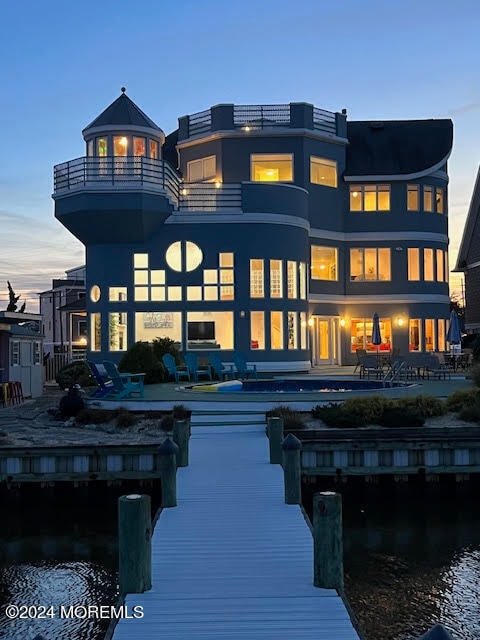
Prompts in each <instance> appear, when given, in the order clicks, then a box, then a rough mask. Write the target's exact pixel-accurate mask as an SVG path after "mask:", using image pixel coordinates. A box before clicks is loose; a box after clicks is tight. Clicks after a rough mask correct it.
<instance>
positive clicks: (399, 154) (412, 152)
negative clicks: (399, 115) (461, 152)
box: [345, 120, 453, 176]
mask: <svg viewBox="0 0 480 640" xmlns="http://www.w3.org/2000/svg"><path fill="white" fill-rule="evenodd" d="M347 137H348V141H349V143H350V144H349V145H348V146H347V167H346V170H345V175H351V176H366V175H396V174H409V173H417V172H419V171H423V170H425V169H429V168H430V167H433V166H434V165H436V164H438V163H439V162H440V161H441V160H443V159H444V158H446V157H447V156H448V154H449V153H450V151H451V149H452V143H453V123H452V121H451V120H391V121H385V122H375V121H357V122H348V121H347Z"/></svg>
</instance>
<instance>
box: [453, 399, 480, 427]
mask: <svg viewBox="0 0 480 640" xmlns="http://www.w3.org/2000/svg"><path fill="white" fill-rule="evenodd" d="M458 417H459V418H460V420H465V421H466V422H479V423H480V401H479V400H477V402H475V403H474V404H470V405H467V406H466V407H463V409H462V410H461V411H460V412H459V414H458Z"/></svg>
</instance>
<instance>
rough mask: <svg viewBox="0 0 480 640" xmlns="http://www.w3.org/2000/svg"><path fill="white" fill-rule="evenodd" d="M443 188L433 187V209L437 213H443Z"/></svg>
mask: <svg viewBox="0 0 480 640" xmlns="http://www.w3.org/2000/svg"><path fill="white" fill-rule="evenodd" d="M443 210H444V206H443V189H441V188H440V187H435V211H436V212H437V213H443Z"/></svg>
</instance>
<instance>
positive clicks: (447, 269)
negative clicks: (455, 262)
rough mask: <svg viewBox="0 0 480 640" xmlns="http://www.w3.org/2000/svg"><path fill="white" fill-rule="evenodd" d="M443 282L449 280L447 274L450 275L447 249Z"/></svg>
mask: <svg viewBox="0 0 480 640" xmlns="http://www.w3.org/2000/svg"><path fill="white" fill-rule="evenodd" d="M444 273H445V282H448V281H449V279H450V278H449V276H450V269H449V265H448V251H445V272H444Z"/></svg>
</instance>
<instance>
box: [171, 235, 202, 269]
mask: <svg viewBox="0 0 480 640" xmlns="http://www.w3.org/2000/svg"><path fill="white" fill-rule="evenodd" d="M165 260H166V261H167V264H168V266H169V267H170V269H173V271H182V270H183V269H182V266H183V268H184V269H185V271H193V270H194V269H196V268H197V267H198V266H199V264H201V262H202V260H203V254H202V250H201V249H200V247H199V246H198V245H196V244H195V243H193V242H189V241H188V240H187V242H185V243H183V242H180V241H179V242H173V243H172V244H171V245H170V246H169V247H168V249H167V251H166V253H165Z"/></svg>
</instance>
